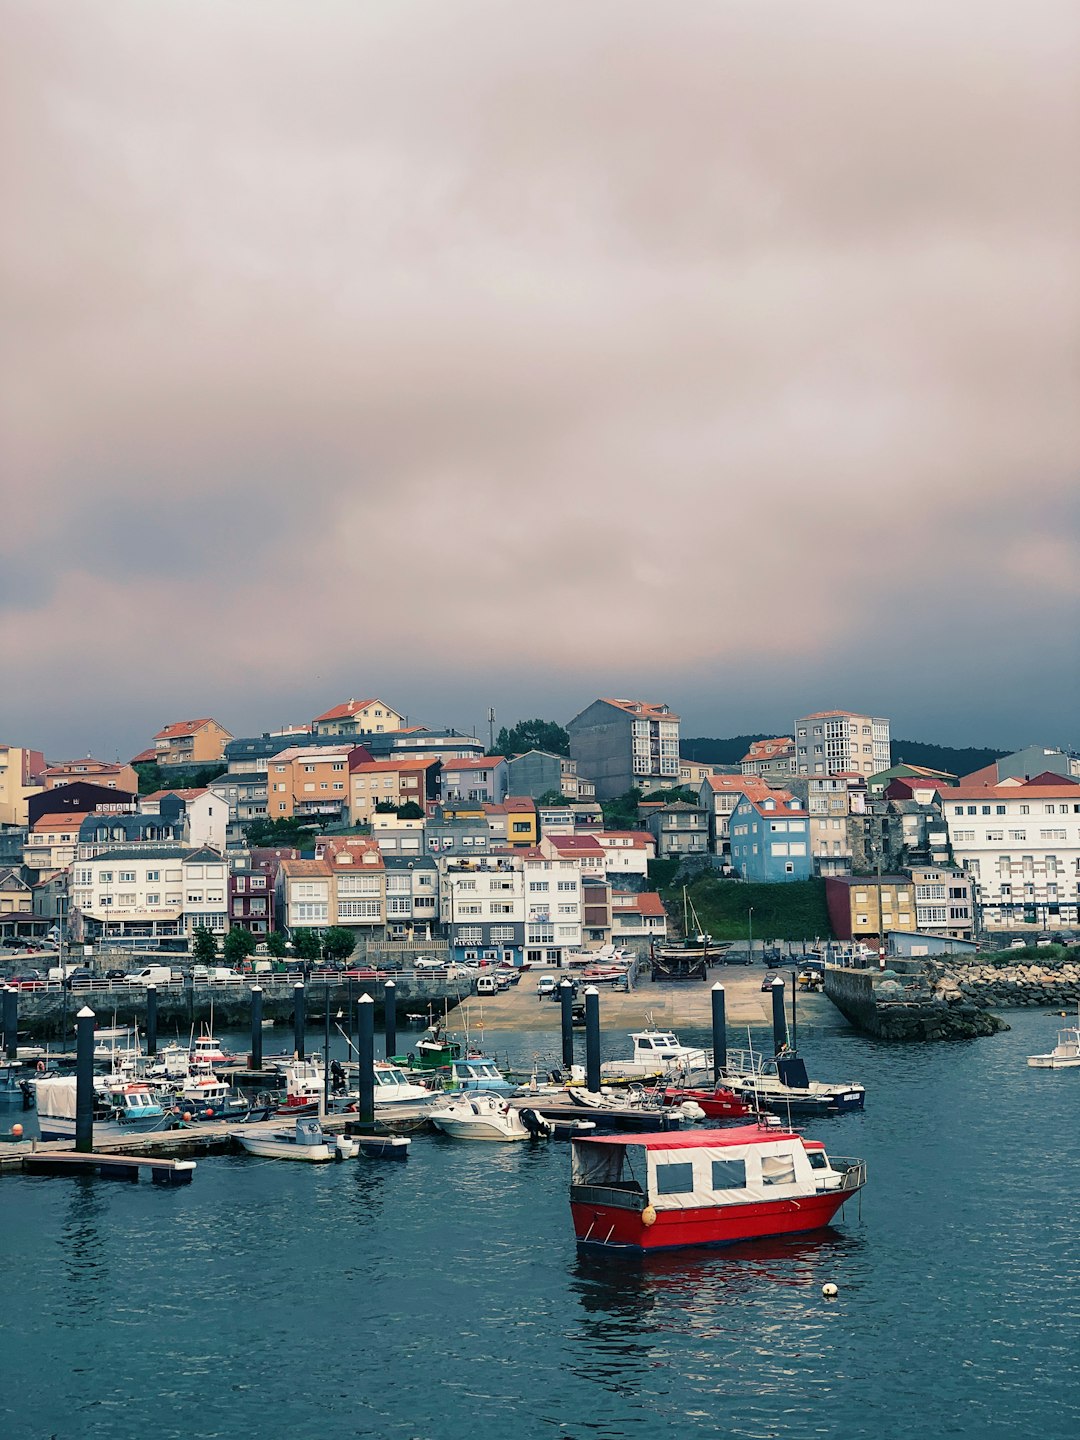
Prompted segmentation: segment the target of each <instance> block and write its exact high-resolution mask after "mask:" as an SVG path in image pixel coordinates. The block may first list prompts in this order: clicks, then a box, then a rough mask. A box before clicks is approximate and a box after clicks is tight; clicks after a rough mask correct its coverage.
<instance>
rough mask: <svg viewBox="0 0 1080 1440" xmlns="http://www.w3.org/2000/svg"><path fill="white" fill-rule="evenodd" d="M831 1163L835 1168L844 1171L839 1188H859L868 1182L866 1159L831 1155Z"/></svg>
mask: <svg viewBox="0 0 1080 1440" xmlns="http://www.w3.org/2000/svg"><path fill="white" fill-rule="evenodd" d="M829 1164H830V1165H831V1166H832V1168H833V1169H834V1170H840V1171H842V1172H843V1176H844V1178H843V1179H842V1180H841V1181H840V1184H839V1185H838V1186H837V1189H839V1190H858V1189H859V1187H860V1186H862V1185H865V1184H866V1161H865V1160H853V1159H851V1158H850V1157H847V1156H837V1155H830V1157H829Z"/></svg>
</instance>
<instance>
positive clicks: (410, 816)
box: [397, 800, 424, 820]
mask: <svg viewBox="0 0 1080 1440" xmlns="http://www.w3.org/2000/svg"><path fill="white" fill-rule="evenodd" d="M397 817H398V819H399V820H422V819H423V818H424V812H423V810H421V809H420V806H419V805H417V803H416V801H415V800H406V801H405V804H404V805H399V806H398V807H397Z"/></svg>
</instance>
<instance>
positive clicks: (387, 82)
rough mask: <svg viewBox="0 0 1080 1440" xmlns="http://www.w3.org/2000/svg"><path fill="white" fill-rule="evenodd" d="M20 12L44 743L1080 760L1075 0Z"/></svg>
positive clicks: (27, 500) (12, 180)
mask: <svg viewBox="0 0 1080 1440" xmlns="http://www.w3.org/2000/svg"><path fill="white" fill-rule="evenodd" d="M0 25H2V32H3V34H4V39H5V43H4V45H3V47H2V50H0V97H2V98H0V105H2V106H3V113H2V118H0V133H2V136H3V139H2V141H0V194H3V196H4V197H5V198H4V210H5V219H4V223H3V225H2V226H0V287H2V294H3V303H4V323H3V326H2V327H0V380H2V384H0V476H2V482H0V742H6V743H10V744H24V745H31V746H34V747H36V748H40V749H43V750H45V751H46V753H47V754H48V755H49V757H50V758H51V759H63V758H69V757H72V756H76V755H80V754H86V753H94V754H96V755H99V756H101V757H102V758H107V759H111V758H114V757H115V756H118V755H119V756H122V757H123V758H127V757H128V756H130V755H131V754H132V753H134V752H135V751H136V750H138V749H141V748H143V746H145V745H146V744H148V743H149V741H150V737H151V736H152V735H153V733H154V732H155V731H156V730H157V729H159V728H160V727H161V726H162V725H164V724H165V723H167V722H169V721H172V720H176V719H181V718H191V717H195V716H203V715H212V716H214V717H215V718H217V719H218V720H220V721H221V722H222V723H223V724H224V725H226V726H227V727H228V728H229V729H230V730H231V731H233V732H234V733H235V734H253V733H259V732H260V731H261V730H264V729H269V728H272V727H276V726H278V725H279V724H282V723H288V722H294V723H295V722H303V721H307V720H310V719H311V717H312V716H313V715H315V714H317V713H320V712H321V711H322V710H324V709H326V708H328V707H329V706H331V705H332V704H335V703H337V702H339V701H341V700H344V699H348V698H350V697H355V698H369V697H376V696H377V697H379V698H380V699H384V700H386V701H387V702H388V703H390V704H391V705H393V706H395V707H396V708H398V709H399V710H402V711H404V712H406V713H407V714H408V715H409V716H410V719H411V720H413V721H414V722H417V723H419V722H426V723H429V724H432V725H436V724H453V725H458V726H460V727H462V728H469V727H475V726H476V725H477V724H481V723H483V722H484V721H485V717H486V714H487V707H488V706H489V705H490V706H493V707H495V709H496V711H497V715H498V723H500V724H501V723H508V724H509V723H512V722H513V721H515V720H517V719H519V718H524V717H531V716H534V715H540V716H544V717H547V718H551V719H556V720H559V721H560V722H563V723H565V721H566V720H567V719H569V718H570V717H571V716H572V715H574V714H575V713H576V712H577V711H579V710H581V709H583V708H584V707H585V706H586V705H587V704H588V703H590V702H591V701H592V700H593V699H594V698H595V697H596V696H597V695H612V694H615V695H622V696H631V697H634V698H642V699H649V700H663V701H666V702H667V703H668V704H670V705H671V706H672V707H673V708H674V709H675V710H676V711H677V712H678V713H679V714H680V715H681V716H682V718H683V733H684V734H685V735H728V734H736V733H748V732H749V733H758V732H768V733H786V732H787V730H788V729H789V728H790V725H791V722H792V720H793V719H794V718H795V717H796V716H798V715H801V714H805V713H807V712H809V711H811V710H815V709H821V708H850V709H854V710H860V711H861V710H866V711H870V712H872V713H875V714H882V715H887V716H889V717H890V718H891V719H892V722H893V733H894V734H900V735H903V736H906V737H908V738H915V739H931V740H937V741H939V742H943V743H951V744H966V743H970V744H976V745H1000V746H1003V747H1005V746H1011V745H1020V744H1024V743H1028V742H1045V743H1058V744H1066V745H1073V746H1076V747H1080V723H1078V719H1077V716H1078V713H1080V709H1078V704H1077V701H1078V698H1080V694H1078V676H1080V644H1078V638H1077V637H1078V635H1080V626H1078V620H1080V540H1078V535H1080V524H1078V522H1080V486H1078V484H1077V472H1078V462H1080V406H1078V404H1077V400H1078V389H1077V381H1078V347H1077V337H1078V333H1080V328H1078V321H1080V266H1078V264H1077V255H1078V253H1080V252H1078V241H1080V178H1078V177H1080V169H1078V167H1077V165H1076V155H1077V150H1078V141H1080V98H1078V97H1080V11H1078V9H1077V7H1076V6H1075V4H1073V3H1071V0H1028V3H1026V4H1024V5H1017V4H1015V3H1013V0H1009V3H1001V0H970V3H969V0H952V3H950V4H948V5H944V6H943V5H941V4H940V0H934V3H926V0H904V3H899V0H879V3H877V4H875V5H871V6H867V5H866V4H865V3H863V0H845V3H829V0H819V3H816V4H814V5H813V6H807V5H806V4H805V3H802V0H771V3H769V4H762V3H761V0H730V3H724V0H706V3H679V0H672V3H669V4H665V5H657V4H655V3H646V4H641V3H636V0H593V3H591V4H588V5H583V4H581V3H571V4H564V3H557V0H556V3H549V4H545V5H543V6H523V5H506V4H495V3H487V4H480V3H475V4H474V3H465V0H429V3H410V0H387V3H379V0H366V3H364V4H363V5H357V4H355V3H331V0H307V3H305V4H302V5H301V4H296V3H290V4H281V3H277V0H257V3H256V0H250V3H247V0H232V3H223V0H207V3H201V0H183V3H180V0H175V3H170V0H157V3H154V4H147V3H145V0H130V3H113V0H95V4H94V5H84V6H79V5H71V4H70V3H68V4H54V3H51V0H25V3H24V0H0Z"/></svg>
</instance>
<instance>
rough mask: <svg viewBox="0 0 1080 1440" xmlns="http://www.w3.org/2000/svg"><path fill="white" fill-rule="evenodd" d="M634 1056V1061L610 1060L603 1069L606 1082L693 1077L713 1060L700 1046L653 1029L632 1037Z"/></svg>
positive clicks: (667, 1031) (672, 1034)
mask: <svg viewBox="0 0 1080 1440" xmlns="http://www.w3.org/2000/svg"><path fill="white" fill-rule="evenodd" d="M630 1039H631V1040H632V1041H633V1043H634V1054H633V1058H632V1059H630V1060H607V1061H605V1062H604V1064H603V1065H601V1066H600V1075H601V1078H602V1079H604V1080H646V1079H651V1078H652V1077H653V1076H654V1075H655V1076H659V1075H664V1076H670V1075H689V1074H691V1073H692V1072H693V1071H695V1070H706V1069H708V1067H709V1057H708V1055H707V1054H706V1052H705V1051H704V1050H703V1049H702V1048H701V1046H700V1045H683V1044H682V1042H681V1041H680V1040H679V1037H678V1036H677V1035H675V1034H674V1033H673V1032H672V1031H671V1030H657V1029H655V1027H653V1026H651V1025H650V1026H649V1027H648V1029H645V1030H635V1031H634V1033H633V1034H632V1035H631V1036H630Z"/></svg>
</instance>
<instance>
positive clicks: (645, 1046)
mask: <svg viewBox="0 0 1080 1440" xmlns="http://www.w3.org/2000/svg"><path fill="white" fill-rule="evenodd" d="M638 1048H639V1049H641V1050H651V1049H652V1041H651V1040H639V1041H638Z"/></svg>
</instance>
